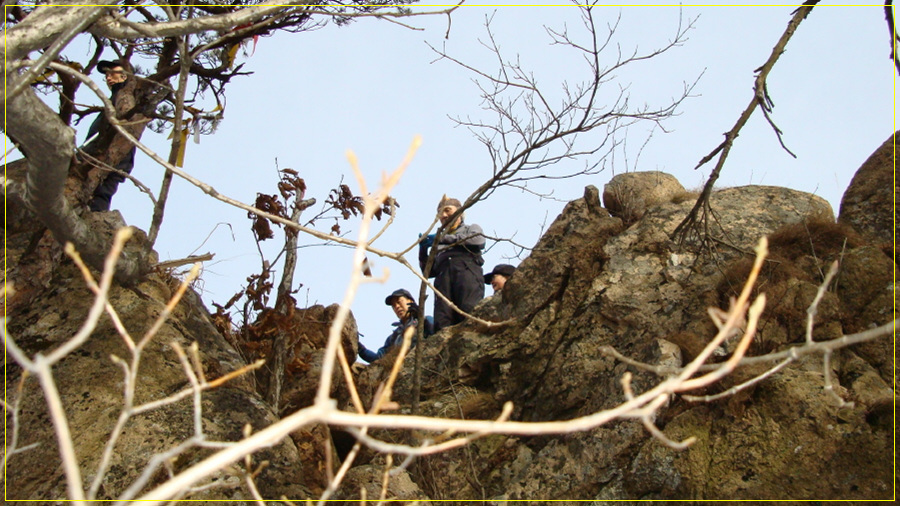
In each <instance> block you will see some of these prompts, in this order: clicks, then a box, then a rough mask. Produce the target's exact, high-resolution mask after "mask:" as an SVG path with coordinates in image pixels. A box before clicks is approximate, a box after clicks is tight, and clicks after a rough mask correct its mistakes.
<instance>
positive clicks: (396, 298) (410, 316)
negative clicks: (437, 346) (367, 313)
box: [359, 288, 434, 363]
mask: <svg viewBox="0 0 900 506" xmlns="http://www.w3.org/2000/svg"><path fill="white" fill-rule="evenodd" d="M384 303H385V304H386V305H388V306H391V309H393V310H394V314H395V315H397V318H399V319H400V320H399V321H397V322H395V323H394V331H393V332H391V335H389V336H388V338H387V339H385V340H384V346H382V347H381V348H378V351H372V350H370V349H368V348H366V346H365V345H364V344H363V343H359V358H361V359H363V360H365V361H366V362H370V363H371V362H374V361H376V360H378V359H379V358H381V357H383V356H385V355H387V354H388V352H390V351H391V348H393V347H394V346H400V344H401V343H402V342H403V333H404V332H406V329H408V328H410V327H412V328H415V327H416V326H418V325H419V319H418V314H419V307H418V305H416V301H415V300H414V299H413V296H412V294H410V293H409V292H408V291H406V290H404V289H402V288H401V289H399V290H394V292H393V293H392V294H390V295H388V296H387V298H386V299H384ZM433 333H434V332H433V323H432V321H431V317H430V316H426V317H425V337H428V336H430V335H431V334H433ZM412 344H413V346H415V344H416V342H415V340H413V342H412Z"/></svg>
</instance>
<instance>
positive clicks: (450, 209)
mask: <svg viewBox="0 0 900 506" xmlns="http://www.w3.org/2000/svg"><path fill="white" fill-rule="evenodd" d="M457 209H459V208H458V207H456V206H444V207H442V208H441V212H440V214H439V215H438V218H440V220H441V225H443V226H444V227H447V228H453V227H456V226H458V225H459V222H460V221H461V220H462V216H460V217H458V218H456V221H455V222H454V223H453V225H452V226H450V225H447V223H448V222H449V221H450V217H451V216H453V213H455V212H456V210H457Z"/></svg>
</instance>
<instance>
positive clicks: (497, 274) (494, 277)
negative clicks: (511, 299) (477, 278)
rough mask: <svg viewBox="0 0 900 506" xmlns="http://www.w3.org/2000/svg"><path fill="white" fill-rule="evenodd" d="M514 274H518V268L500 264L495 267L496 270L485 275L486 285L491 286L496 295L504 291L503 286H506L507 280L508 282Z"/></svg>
mask: <svg viewBox="0 0 900 506" xmlns="http://www.w3.org/2000/svg"><path fill="white" fill-rule="evenodd" d="M514 272H516V268H515V267H513V266H512V265H509V264H499V265H498V266H496V267H494V270H492V271H491V272H489V273H487V274H485V275H484V284H486V285H491V288H493V289H494V293H498V292H500V291H501V290H503V286H504V285H506V280H508V279H509V277H510V276H512V275H513V273H514Z"/></svg>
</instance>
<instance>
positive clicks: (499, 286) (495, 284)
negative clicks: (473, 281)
mask: <svg viewBox="0 0 900 506" xmlns="http://www.w3.org/2000/svg"><path fill="white" fill-rule="evenodd" d="M505 284H506V276H504V275H503V274H494V277H493V278H491V288H493V289H494V293H497V292H499V291H500V290H503V285H505Z"/></svg>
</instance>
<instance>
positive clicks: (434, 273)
mask: <svg viewBox="0 0 900 506" xmlns="http://www.w3.org/2000/svg"><path fill="white" fill-rule="evenodd" d="M460 207H462V204H460V202H459V200H457V199H451V198H447V197H444V199H442V200H441V203H440V204H439V205H438V208H437V211H438V218H439V219H440V221H441V226H442V227H443V229H444V235H443V236H442V237H441V240H440V242H439V243H438V244H434V239H435V234H432V235H429V236H428V237H426V238H425V239H423V240H422V242H420V243H419V267H420V268H421V269H422V271H424V270H425V266H426V262H427V260H428V253H429V251H428V250H429V248H432V247H433V248H434V249H435V251H436V254H435V257H434V264H433V265H432V266H431V271H430V272H428V273H427V276H428V277H429V278H430V277H433V278H434V287H435V288H436V289H437V290H438V291H439V292H440V293H442V294H443V295H444V296H445V297H447V298H448V299H450V301H451V302H452V303H453V304H454V305H456V307H458V308H459V309H460V310H461V311H465V312H466V313H469V312H471V311H472V308H474V307H475V305H476V304H478V302H479V301H481V299H483V298H484V283H482V279H483V278H484V273H483V271H482V270H481V266H482V265H484V259H482V258H481V250H482V249H484V244H485V238H484V235H483V232H482V230H481V227H479V226H478V225H474V224H473V225H467V224H466V223H465V221H464V215H463V214H460V215H459V216H457V217H456V218H453V220H452V223H451V217H452V216H453V215H454V213H456V211H457V210H458V209H459V208H460ZM464 319H465V317H464V316H463V315H462V314H461V313H459V312H457V311H455V310H454V309H453V308H452V307H450V306H449V305H448V304H447V303H446V302H445V301H444V300H443V299H442V298H441V297H435V299H434V331H435V332H437V331H439V330H441V329H442V328H445V327H449V326H450V325H455V324H457V323H459V322H461V321H463V320H464Z"/></svg>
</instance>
